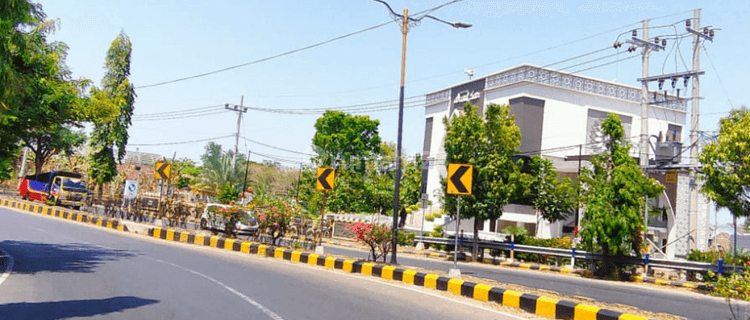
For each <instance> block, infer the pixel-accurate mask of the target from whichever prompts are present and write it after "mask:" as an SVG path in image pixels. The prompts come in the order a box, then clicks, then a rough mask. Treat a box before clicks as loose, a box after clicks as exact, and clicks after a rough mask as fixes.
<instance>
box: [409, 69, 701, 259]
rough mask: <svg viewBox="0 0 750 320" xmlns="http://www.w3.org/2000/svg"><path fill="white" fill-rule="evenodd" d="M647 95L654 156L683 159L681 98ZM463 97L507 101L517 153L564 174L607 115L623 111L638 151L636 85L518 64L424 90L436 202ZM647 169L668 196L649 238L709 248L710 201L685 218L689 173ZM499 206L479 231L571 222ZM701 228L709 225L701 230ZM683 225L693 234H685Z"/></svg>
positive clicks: (430, 186)
mask: <svg viewBox="0 0 750 320" xmlns="http://www.w3.org/2000/svg"><path fill="white" fill-rule="evenodd" d="M683 90H684V89H683ZM667 100H668V101H667ZM649 101H650V105H649V108H648V110H649V111H648V136H649V137H650V142H651V145H652V146H653V148H656V150H658V151H660V152H659V154H660V156H661V157H659V159H662V158H664V157H665V154H666V155H669V156H667V157H668V158H672V156H671V155H677V157H675V158H674V159H675V161H673V162H672V164H676V163H679V162H681V158H680V157H679V155H680V154H681V153H682V152H681V147H682V144H681V143H680V142H681V141H683V139H684V138H687V133H686V130H685V124H686V119H687V117H686V103H685V101H684V100H680V99H676V97H675V96H674V95H669V96H668V97H665V94H664V92H661V93H653V92H650V93H649ZM466 102H471V103H472V104H474V105H477V106H479V109H480V112H481V111H482V110H483V109H484V106H486V105H488V104H490V103H494V104H501V105H510V110H511V113H512V114H514V115H515V119H516V124H517V125H518V126H519V128H520V129H521V147H520V152H521V154H522V155H541V156H544V157H547V158H550V159H552V160H553V161H554V162H555V164H556V166H557V168H558V171H559V172H560V173H561V175H563V176H569V177H573V178H575V177H576V176H577V171H578V161H577V159H578V158H579V157H578V156H579V152H580V153H581V154H582V157H581V158H582V159H583V160H584V161H583V165H584V166H585V165H588V162H587V161H586V160H587V159H589V156H590V155H592V154H597V153H599V152H601V151H602V150H603V148H604V145H603V143H602V137H603V134H602V132H601V129H600V124H601V122H602V120H603V119H605V118H606V117H607V114H609V113H615V114H618V115H619V116H620V119H621V121H622V124H623V126H624V128H625V136H626V137H630V141H631V143H632V144H633V146H634V148H633V149H632V151H631V155H632V156H633V157H638V148H637V146H638V145H639V142H640V137H641V135H640V133H641V105H640V103H641V88H640V87H634V86H628V85H623V84H621V83H617V82H611V81H603V80H598V79H594V78H589V77H585V76H580V75H574V74H569V73H564V72H560V71H555V70H550V69H545V68H540V67H536V66H532V65H520V66H517V67H514V68H510V69H507V70H504V71H500V72H498V73H495V74H492V75H489V76H486V77H483V78H480V79H476V80H473V81H469V82H465V83H461V84H458V85H456V86H453V87H451V88H447V89H443V90H440V91H436V92H433V93H430V94H428V95H427V98H426V107H425V119H426V120H425V121H426V122H425V137H424V150H423V154H424V156H425V157H426V158H427V159H428V160H431V162H432V163H433V165H430V166H429V168H428V169H427V174H426V177H427V181H426V193H427V195H428V197H429V199H430V200H431V201H432V202H433V203H439V196H440V194H441V193H442V192H443V190H442V189H441V184H440V179H441V177H445V176H446V174H447V172H446V165H445V159H446V154H445V150H444V148H443V143H444V138H445V125H444V123H443V119H444V118H446V117H448V116H453V115H456V114H457V113H459V112H462V109H463V104H464V103H466ZM659 136H661V137H662V139H661V140H660V141H661V142H658V141H659V140H658V138H657V137H659ZM579 148H580V150H579ZM653 150H654V149H651V148H650V151H649V158H650V159H652V160H657V159H656V158H657V157H655V154H654V151H653ZM654 162H655V161H654ZM652 171H653V172H650V174H651V175H652V176H653V177H655V178H657V179H658V180H660V181H661V182H662V183H663V184H665V185H666V186H667V192H665V195H664V196H662V197H661V198H660V199H657V201H655V203H654V204H655V205H658V206H663V207H665V216H666V218H667V219H666V220H667V221H664V220H665V219H663V218H661V219H660V218H659V217H657V218H651V219H650V220H651V221H650V223H649V230H650V234H651V235H652V236H653V240H654V242H656V243H657V246H662V245H666V244H667V243H668V242H672V241H671V240H670V241H667V239H668V238H669V239H677V238H678V237H680V239H682V241H679V240H678V241H677V242H675V243H673V244H671V245H670V247H669V248H668V249H667V251H668V254H669V255H670V256H673V255H674V254H675V253H676V254H677V255H680V256H681V255H685V254H687V251H688V248H694V247H696V246H697V247H698V248H701V245H703V246H706V244H707V243H708V235H709V232H708V205H707V201H705V198H704V199H703V200H704V201H699V203H702V204H703V205H702V206H699V207H698V208H697V209H698V210H697V212H699V213H698V214H697V216H696V217H692V218H691V219H689V218H688V211H689V208H688V206H689V201H688V200H689V199H688V198H689V190H688V188H690V185H689V184H688V183H687V181H688V178H687V177H688V173H687V171H679V173H678V174H677V175H678V176H679V179H678V180H679V183H678V181H674V180H675V179H674V173H673V174H672V175H670V177H669V179H667V177H666V174H665V173H666V172H665V171H664V170H652ZM667 180H669V181H667ZM667 209H671V210H667ZM446 210H452V209H450V208H446ZM503 211H504V213H503V215H502V218H501V219H499V220H498V221H485V222H484V225H483V227H482V229H481V232H480V234H482V233H484V234H485V235H487V236H490V235H491V233H496V232H499V231H500V230H502V229H504V228H505V227H506V226H508V225H518V226H523V227H525V228H527V229H528V230H529V233H530V234H534V235H536V236H537V237H559V236H562V235H564V234H571V233H572V230H573V226H574V221H573V216H572V215H571V217H570V219H568V220H567V221H563V222H557V223H554V224H549V223H548V222H546V221H544V220H543V219H542V218H541V216H540V215H539V214H538V213H537V212H535V210H534V209H533V208H530V207H527V206H520V205H509V206H507V207H506V208H505V209H504V210H503ZM583 214H585V213H584V212H583V211H582V213H581V215H583ZM675 216H676V219H675V218H674V217H675ZM675 223H676V225H675ZM471 225H472V224H471V223H461V228H462V229H464V231H465V232H471V231H469V229H471ZM451 226H452V224H450V225H448V226H446V230H453V229H452V228H453V227H451ZM464 226H466V228H464ZM701 228H703V229H706V230H705V232H703V231H701ZM688 230H690V231H694V232H693V233H690V234H688ZM668 235H669V236H668ZM681 236H682V237H681ZM703 238H705V239H703ZM691 243H692V244H691ZM696 244H697V245H696ZM672 246H675V247H672Z"/></svg>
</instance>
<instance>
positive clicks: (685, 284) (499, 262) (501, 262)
mask: <svg viewBox="0 0 750 320" xmlns="http://www.w3.org/2000/svg"><path fill="white" fill-rule="evenodd" d="M417 254H419V255H424V256H426V257H429V258H436V259H447V258H452V257H453V255H451V254H447V253H445V252H423V253H417ZM459 259H460V256H459ZM477 262H479V263H484V264H492V265H496V266H503V267H515V268H521V269H528V270H542V271H551V272H559V273H561V274H578V275H581V276H583V277H588V278H591V277H593V274H592V273H591V271H590V270H585V269H578V268H570V267H558V266H549V265H542V264H532V263H522V262H517V261H510V260H509V259H505V258H499V259H494V260H493V259H484V260H483V261H477ZM628 280H629V281H630V282H636V283H644V282H645V283H651V284H658V285H662V286H671V287H681V288H688V289H698V290H709V291H710V290H713V288H712V287H711V286H707V285H705V284H703V283H699V282H690V281H670V280H663V279H658V278H653V277H644V276H639V275H632V276H630V277H629V279H628Z"/></svg>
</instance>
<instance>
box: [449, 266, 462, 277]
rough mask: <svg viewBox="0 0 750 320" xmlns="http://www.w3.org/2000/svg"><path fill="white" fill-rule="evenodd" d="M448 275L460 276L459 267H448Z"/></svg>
mask: <svg viewBox="0 0 750 320" xmlns="http://www.w3.org/2000/svg"><path fill="white" fill-rule="evenodd" d="M448 276H449V277H451V278H460V277H461V269H453V268H450V270H448Z"/></svg>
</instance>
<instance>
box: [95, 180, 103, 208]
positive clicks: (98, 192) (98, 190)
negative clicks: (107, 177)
mask: <svg viewBox="0 0 750 320" xmlns="http://www.w3.org/2000/svg"><path fill="white" fill-rule="evenodd" d="M103 193H104V185H102V184H101V183H97V184H96V196H97V202H99V203H102V194H103Z"/></svg>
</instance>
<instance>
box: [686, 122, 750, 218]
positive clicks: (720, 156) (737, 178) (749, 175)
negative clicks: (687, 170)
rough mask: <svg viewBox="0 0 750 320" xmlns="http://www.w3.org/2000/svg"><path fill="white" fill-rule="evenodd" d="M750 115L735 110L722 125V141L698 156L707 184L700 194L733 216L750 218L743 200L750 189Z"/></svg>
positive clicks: (720, 137)
mask: <svg viewBox="0 0 750 320" xmlns="http://www.w3.org/2000/svg"><path fill="white" fill-rule="evenodd" d="M749 128H750V112H748V110H747V109H744V108H743V109H739V110H732V111H731V112H730V113H729V115H728V116H727V117H726V118H722V119H721V121H720V123H719V138H718V139H717V140H716V141H714V142H711V143H708V144H706V145H705V146H704V147H703V151H702V152H701V153H700V155H699V156H698V159H699V160H700V162H701V164H702V171H703V174H702V177H703V179H704V181H705V184H704V185H703V188H702V189H701V192H703V193H705V194H706V196H708V198H709V199H711V200H713V201H715V202H716V205H717V206H719V207H723V208H727V209H729V211H731V212H732V214H733V215H735V216H739V217H747V216H748V215H750V210H748V209H750V208H749V207H748V203H747V202H746V201H745V200H744V199H743V197H741V196H740V195H743V194H744V193H746V192H747V191H746V190H743V187H744V188H748V187H750V129H749Z"/></svg>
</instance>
